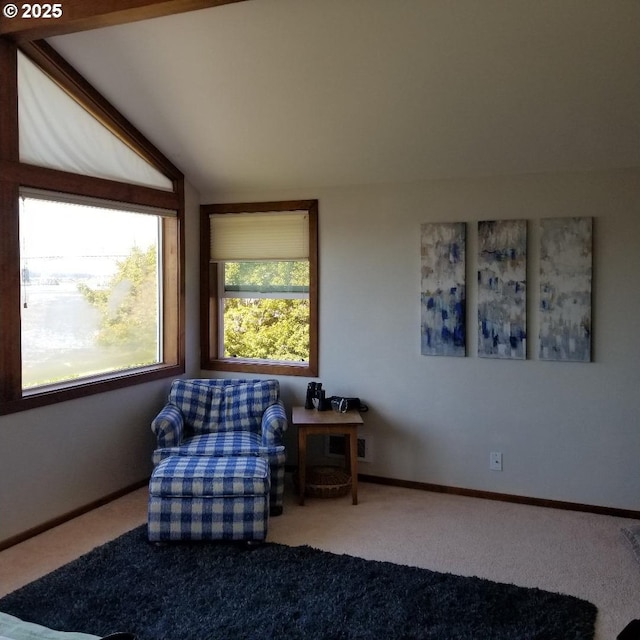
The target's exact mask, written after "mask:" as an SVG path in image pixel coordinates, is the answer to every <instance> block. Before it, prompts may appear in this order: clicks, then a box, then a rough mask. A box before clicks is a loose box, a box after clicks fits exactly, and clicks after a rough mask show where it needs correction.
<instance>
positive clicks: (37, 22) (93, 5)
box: [0, 0, 247, 42]
mask: <svg viewBox="0 0 640 640" xmlns="http://www.w3.org/2000/svg"><path fill="white" fill-rule="evenodd" d="M246 1H247V0H60V2H58V3H57V4H56V3H55V0H53V1H52V2H50V3H48V4H49V5H50V7H51V10H46V12H47V13H48V15H49V16H50V17H39V18H36V17H28V18H27V17H24V16H25V15H26V14H25V11H26V8H25V7H26V4H25V3H24V2H22V0H12V2H4V1H3V2H0V4H1V5H2V9H3V15H2V18H1V19H0V36H4V37H7V38H10V39H12V40H14V41H15V42H28V41H32V40H39V39H41V38H49V37H51V36H59V35H64V34H67V33H74V32H76V31H87V30H89V29H99V28H101V27H110V26H113V25H118V24H125V23H127V22H136V21H138V20H147V19H149V18H159V17H162V16H169V15H173V14H176V13H185V12H187V11H196V10H198V9H207V8H209V7H217V6H220V5H224V4H233V3H235V2H246ZM9 5H11V7H10V8H9V9H8V10H7V7H8V6H9ZM30 6H31V7H38V9H36V12H38V13H40V11H45V5H44V4H43V3H39V4H31V5H30ZM13 7H15V8H16V9H17V15H16V16H15V17H13V15H12V12H11V9H12V8H13ZM60 13H62V15H59V14H60Z"/></svg>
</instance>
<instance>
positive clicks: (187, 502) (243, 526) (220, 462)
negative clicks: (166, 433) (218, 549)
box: [147, 456, 270, 542]
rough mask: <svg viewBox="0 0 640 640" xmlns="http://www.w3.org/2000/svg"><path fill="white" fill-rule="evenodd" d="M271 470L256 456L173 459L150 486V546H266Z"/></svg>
mask: <svg viewBox="0 0 640 640" xmlns="http://www.w3.org/2000/svg"><path fill="white" fill-rule="evenodd" d="M269 485H270V478H269V465H268V463H267V462H266V460H264V459H263V458H260V457H257V456H248V457H240V456H234V457H229V458H214V457H203V456H172V457H169V458H165V459H164V460H163V461H162V462H160V464H159V465H158V466H157V467H156V468H155V469H154V471H153V474H152V476H151V480H150V482H149V504H148V517H147V528H148V536H149V540H151V541H152V542H163V541H171V540H174V541H175V540H264V539H265V538H266V536H267V527H268V519H269Z"/></svg>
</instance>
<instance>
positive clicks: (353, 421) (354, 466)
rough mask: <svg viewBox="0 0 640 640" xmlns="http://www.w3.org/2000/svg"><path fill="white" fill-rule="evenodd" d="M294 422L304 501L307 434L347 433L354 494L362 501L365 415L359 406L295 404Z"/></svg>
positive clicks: (300, 491)
mask: <svg viewBox="0 0 640 640" xmlns="http://www.w3.org/2000/svg"><path fill="white" fill-rule="evenodd" d="M291 423H292V424H294V425H296V426H297V427H298V491H299V498H300V504H301V505H302V504H304V492H305V489H306V475H307V436H312V435H344V436H346V439H345V444H346V447H345V458H346V465H347V471H348V473H350V474H351V497H352V500H353V504H358V425H361V424H363V421H362V416H361V415H360V414H359V413H358V412H357V411H355V410H352V411H347V412H346V413H337V412H335V411H317V410H316V409H305V408H304V407H293V412H292V415H291Z"/></svg>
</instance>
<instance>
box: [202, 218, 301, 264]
mask: <svg viewBox="0 0 640 640" xmlns="http://www.w3.org/2000/svg"><path fill="white" fill-rule="evenodd" d="M209 228H210V232H211V237H210V247H211V253H210V259H211V261H212V262H223V261H233V262H242V261H249V260H251V261H253V260H307V259H308V258H309V216H308V214H307V212H306V211H291V212H284V213H280V212H273V213H271V212H269V213H240V214H213V215H211V216H210V220H209Z"/></svg>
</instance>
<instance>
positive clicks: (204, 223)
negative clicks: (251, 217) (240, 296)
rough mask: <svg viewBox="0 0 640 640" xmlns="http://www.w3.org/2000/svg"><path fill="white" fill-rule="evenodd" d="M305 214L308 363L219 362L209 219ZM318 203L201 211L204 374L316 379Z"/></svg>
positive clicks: (217, 207) (234, 205) (217, 309)
mask: <svg viewBox="0 0 640 640" xmlns="http://www.w3.org/2000/svg"><path fill="white" fill-rule="evenodd" d="M274 211H275V212H286V211H306V212H307V213H308V216H309V362H305V363H297V362H291V363H289V362H282V361H273V362H270V361H268V360H255V359H245V358H221V357H220V356H219V353H220V346H221V345H220V337H219V336H220V326H219V317H220V304H221V300H222V296H221V295H220V291H219V287H220V284H219V277H218V270H219V269H218V265H217V264H216V263H214V262H210V260H209V255H210V223H209V221H210V216H211V215H213V214H230V215H233V214H239V215H241V214H243V213H268V212H274ZM318 276H319V270H318V201H317V200H286V201H277V202H249V203H230V204H205V205H201V207H200V353H201V363H200V366H201V368H202V369H205V370H213V371H235V372H239V373H266V374H270V375H282V376H306V377H315V376H317V375H318V333H319V331H318V326H319V313H318V297H319V296H318V292H319V286H318Z"/></svg>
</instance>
